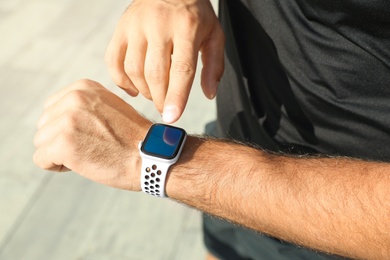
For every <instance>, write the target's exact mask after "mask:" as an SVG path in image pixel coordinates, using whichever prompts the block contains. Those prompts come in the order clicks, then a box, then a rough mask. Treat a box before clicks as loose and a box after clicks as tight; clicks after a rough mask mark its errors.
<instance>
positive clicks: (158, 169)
mask: <svg viewBox="0 0 390 260" xmlns="http://www.w3.org/2000/svg"><path fill="white" fill-rule="evenodd" d="M169 166H170V165H169V164H165V163H162V162H156V161H154V160H150V159H148V158H142V169H141V188H142V191H143V192H145V193H148V194H150V195H153V196H156V197H161V198H164V197H166V195H165V180H166V177H167V172H168V169H169Z"/></svg>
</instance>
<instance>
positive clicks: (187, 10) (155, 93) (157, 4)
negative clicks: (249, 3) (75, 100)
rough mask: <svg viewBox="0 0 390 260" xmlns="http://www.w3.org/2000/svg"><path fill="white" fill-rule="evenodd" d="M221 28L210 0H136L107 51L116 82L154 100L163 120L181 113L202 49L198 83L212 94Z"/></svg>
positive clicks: (218, 70)
mask: <svg viewBox="0 0 390 260" xmlns="http://www.w3.org/2000/svg"><path fill="white" fill-rule="evenodd" d="M224 42H225V38H224V34H223V32H222V29H221V26H220V24H219V21H218V19H217V17H216V15H215V13H214V10H213V8H212V6H211V4H210V1H209V0H134V2H133V3H132V4H131V5H130V6H129V8H128V9H127V10H126V12H125V13H124V15H123V17H122V18H121V20H120V22H119V24H118V26H117V28H116V31H115V33H114V35H113V37H112V40H111V42H110V44H109V47H108V49H107V53H106V63H107V65H108V68H109V70H110V73H111V75H112V77H113V79H114V81H115V83H116V84H117V85H118V86H120V87H121V88H123V89H124V90H125V91H126V92H127V93H128V94H130V95H132V96H136V95H137V94H138V92H141V94H142V95H144V96H145V97H146V98H148V99H150V100H153V102H154V103H155V105H156V107H157V109H158V110H159V112H160V113H162V114H163V120H164V121H165V122H166V123H173V122H175V121H176V120H178V119H179V117H180V116H181V114H182V113H183V111H184V108H185V106H186V103H187V100H188V96H189V94H190V90H191V86H192V83H193V79H194V76H195V70H196V64H197V58H198V52H199V51H200V52H201V53H202V62H203V69H202V74H201V85H202V89H203V92H204V94H205V95H206V97H208V98H210V99H212V98H214V96H215V95H216V92H217V86H218V82H219V80H220V78H221V76H222V73H223V68H224V67H223V66H224V65H223V51H224Z"/></svg>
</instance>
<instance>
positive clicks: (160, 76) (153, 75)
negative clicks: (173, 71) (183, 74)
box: [145, 67, 166, 83]
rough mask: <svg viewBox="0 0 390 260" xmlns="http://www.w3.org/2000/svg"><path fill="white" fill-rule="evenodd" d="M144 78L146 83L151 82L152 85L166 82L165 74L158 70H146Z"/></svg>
mask: <svg viewBox="0 0 390 260" xmlns="http://www.w3.org/2000/svg"><path fill="white" fill-rule="evenodd" d="M145 77H146V78H147V79H148V81H153V83H164V82H165V81H166V73H165V72H164V71H163V70H161V69H158V68H155V67H153V68H150V67H149V68H146V69H145Z"/></svg>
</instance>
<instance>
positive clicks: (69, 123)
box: [62, 110, 81, 133]
mask: <svg viewBox="0 0 390 260" xmlns="http://www.w3.org/2000/svg"><path fill="white" fill-rule="evenodd" d="M80 114H81V113H80V112H79V111H77V110H69V111H67V112H66V113H65V114H64V115H63V120H64V125H65V126H66V129H68V130H66V131H65V130H64V131H62V133H67V131H71V130H73V129H76V128H77V126H78V122H79V121H80V119H79V117H80Z"/></svg>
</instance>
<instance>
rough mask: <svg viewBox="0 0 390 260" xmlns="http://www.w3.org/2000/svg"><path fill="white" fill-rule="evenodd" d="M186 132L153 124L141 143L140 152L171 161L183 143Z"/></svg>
mask: <svg viewBox="0 0 390 260" xmlns="http://www.w3.org/2000/svg"><path fill="white" fill-rule="evenodd" d="M185 135H186V132H185V131H184V130H183V129H180V128H177V127H174V126H168V125H162V124H155V125H153V126H152V127H151V128H150V129H149V132H148V134H147V135H146V137H145V140H144V141H143V143H142V147H141V151H142V152H143V153H145V154H148V155H152V156H156V157H160V158H164V159H173V158H175V157H176V155H177V153H178V152H179V150H180V147H181V145H182V143H183V140H184V137H185Z"/></svg>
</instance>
